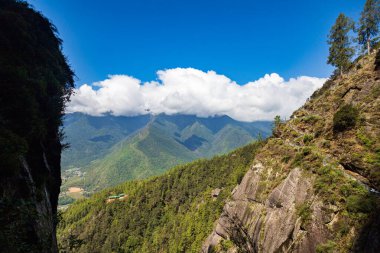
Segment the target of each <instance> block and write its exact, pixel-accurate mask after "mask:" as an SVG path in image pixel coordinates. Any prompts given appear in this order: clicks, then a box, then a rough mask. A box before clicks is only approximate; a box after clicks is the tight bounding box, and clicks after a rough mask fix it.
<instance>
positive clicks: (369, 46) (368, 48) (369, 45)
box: [367, 39, 371, 55]
mask: <svg viewBox="0 0 380 253" xmlns="http://www.w3.org/2000/svg"><path fill="white" fill-rule="evenodd" d="M367 53H368V55H369V54H370V53H371V40H370V39H368V40H367Z"/></svg>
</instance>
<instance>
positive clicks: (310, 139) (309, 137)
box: [303, 134, 314, 144]
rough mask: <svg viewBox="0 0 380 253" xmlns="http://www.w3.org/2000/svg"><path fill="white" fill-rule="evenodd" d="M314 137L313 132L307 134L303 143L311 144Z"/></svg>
mask: <svg viewBox="0 0 380 253" xmlns="http://www.w3.org/2000/svg"><path fill="white" fill-rule="evenodd" d="M313 139H314V136H313V135H312V134H305V135H304V136H303V143H305V144H309V142H311V141H312V140H313Z"/></svg>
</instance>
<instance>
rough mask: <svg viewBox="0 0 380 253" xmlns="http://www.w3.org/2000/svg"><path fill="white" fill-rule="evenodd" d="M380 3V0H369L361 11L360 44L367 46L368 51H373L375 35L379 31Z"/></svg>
mask: <svg viewBox="0 0 380 253" xmlns="http://www.w3.org/2000/svg"><path fill="white" fill-rule="evenodd" d="M379 22H380V5H379V1H378V0H367V1H366V3H365V5H364V10H363V11H362V13H361V16H360V20H359V29H358V41H359V44H361V45H363V46H364V48H365V47H367V53H368V54H370V53H371V47H372V46H373V37H375V36H376V35H377V34H378V33H379Z"/></svg>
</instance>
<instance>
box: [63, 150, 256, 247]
mask: <svg viewBox="0 0 380 253" xmlns="http://www.w3.org/2000/svg"><path fill="white" fill-rule="evenodd" d="M260 146H262V144H261V143H253V144H250V145H248V146H245V147H243V148H240V149H238V150H236V151H234V152H233V153H231V154H228V155H223V156H219V157H215V158H213V159H211V160H199V161H195V162H192V163H190V164H187V165H182V166H178V167H176V168H174V169H172V170H170V171H168V172H167V173H166V174H164V175H162V176H158V177H154V178H151V179H148V180H144V181H132V182H127V183H124V184H122V185H119V186H117V187H115V188H112V189H107V190H105V191H103V192H101V193H98V194H95V195H94V196H92V197H91V198H89V199H87V200H80V201H77V202H75V203H74V204H73V205H71V206H70V207H69V208H68V209H67V211H65V212H64V214H63V219H62V221H61V223H60V224H59V227H58V235H59V241H60V245H61V248H62V250H66V251H69V252H100V251H101V252H199V249H200V247H201V244H202V243H203V241H204V240H205V239H206V237H207V236H208V234H209V233H210V232H211V231H212V228H213V225H214V221H215V220H217V218H218V217H219V215H220V213H221V211H222V209H223V205H224V201H225V200H226V199H227V198H228V197H229V194H230V192H231V190H232V189H233V188H234V187H235V186H236V184H237V181H239V180H241V177H242V175H243V174H244V173H245V172H246V171H247V170H248V169H249V167H250V165H251V164H250V163H251V161H252V160H253V159H254V156H255V152H256V150H257V149H258V148H259V147H260ZM215 188H219V189H222V191H221V193H220V195H219V196H218V197H217V198H216V199H214V198H213V197H212V196H211V192H212V190H213V189H215ZM120 192H123V193H125V194H126V195H127V198H126V199H125V201H115V202H113V203H108V204H106V199H107V197H108V196H109V195H112V194H117V193H120ZM94 217H96V218H94ZM70 235H74V238H77V239H80V240H83V241H82V244H81V246H79V247H78V248H77V249H75V250H70V247H69V238H70V237H69V236H70ZM227 246H228V245H227Z"/></svg>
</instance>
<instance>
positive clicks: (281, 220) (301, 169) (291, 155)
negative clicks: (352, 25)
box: [202, 52, 380, 253]
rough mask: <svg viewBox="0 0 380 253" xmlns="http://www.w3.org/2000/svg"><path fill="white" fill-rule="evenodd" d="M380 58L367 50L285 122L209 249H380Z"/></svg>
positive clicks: (228, 207) (256, 163) (235, 196)
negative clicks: (366, 53)
mask: <svg viewBox="0 0 380 253" xmlns="http://www.w3.org/2000/svg"><path fill="white" fill-rule="evenodd" d="M379 63H380V53H379V52H377V53H374V54H372V55H370V56H365V57H361V58H360V59H358V60H357V61H356V62H355V63H354V64H353V67H352V68H351V70H350V72H349V73H347V74H345V75H344V76H335V77H332V78H331V79H330V80H329V81H327V82H326V84H325V85H324V86H323V87H322V88H321V89H320V90H318V91H316V92H315V93H314V94H313V96H312V97H311V98H310V100H309V101H307V102H306V104H305V105H304V106H303V107H302V108H300V109H299V110H297V111H296V112H294V114H293V115H292V117H291V119H290V120H289V121H287V122H286V123H279V124H278V125H277V127H276V129H275V130H274V136H273V137H272V138H270V139H269V140H268V142H267V144H266V145H265V146H264V147H263V148H262V149H261V150H260V151H259V152H258V153H257V155H256V157H255V160H254V161H253V165H252V167H251V169H250V170H249V171H248V172H247V173H246V175H245V176H244V178H243V180H242V182H241V183H240V185H238V186H237V187H236V188H235V189H234V190H233V192H232V195H231V197H230V199H229V200H228V201H227V202H226V204H225V206H224V209H223V212H222V214H221V216H220V218H219V219H218V221H217V222H216V223H215V226H214V230H213V232H212V233H211V234H210V235H209V237H208V238H207V240H206V241H205V242H204V244H203V247H202V252H302V253H305V252H380V233H379V230H380V222H379V216H378V214H379V210H380V209H379V188H380V72H379V70H380V65H379Z"/></svg>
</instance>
